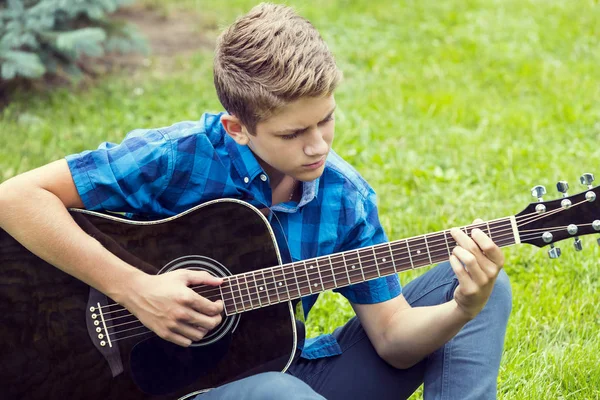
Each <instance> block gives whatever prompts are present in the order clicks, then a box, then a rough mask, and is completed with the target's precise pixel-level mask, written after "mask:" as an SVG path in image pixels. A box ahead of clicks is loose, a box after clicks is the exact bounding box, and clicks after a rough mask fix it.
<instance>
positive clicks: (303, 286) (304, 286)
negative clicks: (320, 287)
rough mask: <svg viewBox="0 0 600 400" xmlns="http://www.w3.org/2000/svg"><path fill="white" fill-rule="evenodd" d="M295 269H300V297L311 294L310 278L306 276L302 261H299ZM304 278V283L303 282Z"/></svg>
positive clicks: (306, 272) (304, 265)
mask: <svg viewBox="0 0 600 400" xmlns="http://www.w3.org/2000/svg"><path fill="white" fill-rule="evenodd" d="M297 267H299V268H300V269H301V271H300V272H299V273H298V282H299V287H300V297H303V296H307V295H309V294H311V293H312V292H311V291H310V278H309V276H308V271H307V270H306V263H305V262H304V261H300V262H299V263H298V264H297ZM305 277H306V281H305V280H304V279H305ZM305 289H306V292H304V291H303V290H305Z"/></svg>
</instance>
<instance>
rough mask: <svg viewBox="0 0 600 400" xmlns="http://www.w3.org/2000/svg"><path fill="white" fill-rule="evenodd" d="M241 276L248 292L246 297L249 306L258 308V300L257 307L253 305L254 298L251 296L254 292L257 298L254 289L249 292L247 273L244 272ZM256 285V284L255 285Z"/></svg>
mask: <svg viewBox="0 0 600 400" xmlns="http://www.w3.org/2000/svg"><path fill="white" fill-rule="evenodd" d="M241 277H242V278H244V284H245V285H246V291H247V292H248V298H249V299H250V308H251V309H254V308H258V307H260V301H259V302H258V307H255V304H256V303H255V302H254V299H253V298H252V294H254V295H255V296H256V299H257V300H258V293H256V290H255V291H253V292H251V291H250V285H249V284H248V275H247V274H244V275H241ZM255 287H256V285H255Z"/></svg>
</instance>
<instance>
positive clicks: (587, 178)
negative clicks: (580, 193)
mask: <svg viewBox="0 0 600 400" xmlns="http://www.w3.org/2000/svg"><path fill="white" fill-rule="evenodd" d="M579 182H581V184H582V185H586V186H587V187H588V189H591V188H592V182H594V174H590V173H589V172H586V173H585V174H583V175H581V176H580V177H579Z"/></svg>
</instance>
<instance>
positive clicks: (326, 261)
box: [201, 217, 517, 315]
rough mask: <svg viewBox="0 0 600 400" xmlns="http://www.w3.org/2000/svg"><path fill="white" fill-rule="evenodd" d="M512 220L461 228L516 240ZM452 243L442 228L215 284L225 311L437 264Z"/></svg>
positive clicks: (505, 242) (507, 243) (500, 240)
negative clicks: (474, 229)
mask: <svg viewBox="0 0 600 400" xmlns="http://www.w3.org/2000/svg"><path fill="white" fill-rule="evenodd" d="M513 221H514V218H512V217H507V218H501V219H498V220H494V221H489V222H485V223H483V224H477V225H471V226H467V227H463V228H461V229H462V230H463V231H464V232H465V233H468V232H470V230H471V229H472V228H474V227H478V228H479V229H481V230H482V231H483V232H485V233H486V234H487V235H488V236H489V237H490V238H491V239H492V240H494V242H495V243H496V244H497V245H498V246H500V247H505V246H510V245H513V244H515V243H517V237H516V236H515V235H516V233H515V231H514V229H513V227H514V226H513ZM456 245H457V244H456V241H455V240H454V238H453V237H452V236H451V235H450V231H449V230H445V231H441V232H435V233H430V234H426V235H422V236H416V237H413V238H409V239H401V240H396V241H392V242H387V243H381V244H377V245H374V246H369V247H363V248H361V249H357V250H349V251H344V252H341V253H335V254H331V255H327V256H321V257H317V258H312V259H309V260H303V261H298V262H293V263H289V264H284V265H278V266H274V267H270V268H263V269H259V270H255V271H251V272H246V273H243V274H238V275H232V276H229V277H227V278H225V279H224V282H223V284H222V285H221V286H220V292H221V297H222V299H223V302H224V306H225V313H226V314H227V315H233V314H238V313H241V312H244V311H250V310H254V309H257V308H261V307H266V306H269V305H273V304H278V303H281V302H285V301H289V300H294V299H298V298H301V297H304V296H308V295H310V294H314V293H320V292H323V291H325V290H330V289H336V288H341V287H345V286H349V285H352V284H356V283H361V282H366V281H369V280H372V279H376V278H380V277H383V276H388V275H392V274H396V273H399V272H402V271H406V270H410V269H415V268H419V267H424V266H428V265H432V264H436V263H439V262H442V261H446V260H448V257H449V256H450V255H451V254H452V249H453V248H454V247H455V246H456ZM201 294H202V293H201Z"/></svg>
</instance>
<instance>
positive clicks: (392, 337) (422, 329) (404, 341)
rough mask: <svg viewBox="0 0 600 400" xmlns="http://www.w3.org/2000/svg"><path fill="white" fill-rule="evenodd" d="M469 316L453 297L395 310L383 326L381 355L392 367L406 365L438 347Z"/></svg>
mask: <svg viewBox="0 0 600 400" xmlns="http://www.w3.org/2000/svg"><path fill="white" fill-rule="evenodd" d="M469 320H470V317H469V316H467V314H465V313H464V311H462V309H461V308H460V307H459V306H458V304H457V303H456V301H455V300H451V301H449V302H447V303H444V304H440V305H436V306H428V307H414V308H406V309H402V310H399V311H397V312H396V313H395V314H394V315H393V316H392V317H391V318H390V319H389V321H388V323H387V325H386V326H385V329H384V340H383V343H384V345H383V346H382V348H381V349H379V353H380V355H381V357H382V358H383V359H385V360H386V361H387V362H388V363H389V364H391V365H393V366H394V367H396V368H403V369H404V368H409V367H411V366H413V365H415V364H416V363H418V362H419V361H421V360H422V359H423V358H425V357H426V356H427V355H429V354H431V353H432V352H434V351H435V350H437V349H439V348H440V347H442V346H443V345H444V344H445V343H446V342H448V341H449V340H450V339H452V338H453V337H454V335H456V334H457V333H458V332H459V331H460V329H461V328H462V327H463V326H464V325H465V324H466V323H467V322H468V321H469Z"/></svg>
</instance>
